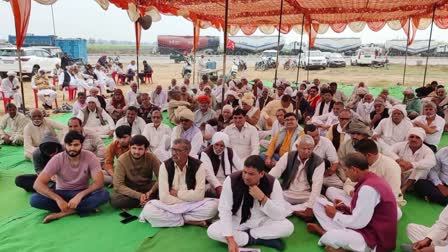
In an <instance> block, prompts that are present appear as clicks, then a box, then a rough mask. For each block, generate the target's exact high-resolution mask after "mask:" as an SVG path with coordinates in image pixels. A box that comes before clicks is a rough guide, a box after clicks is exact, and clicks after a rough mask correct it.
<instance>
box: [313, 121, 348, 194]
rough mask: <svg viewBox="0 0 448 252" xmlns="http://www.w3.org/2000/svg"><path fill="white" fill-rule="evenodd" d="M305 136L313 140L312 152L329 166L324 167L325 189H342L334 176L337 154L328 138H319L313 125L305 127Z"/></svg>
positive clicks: (317, 130)
mask: <svg viewBox="0 0 448 252" xmlns="http://www.w3.org/2000/svg"><path fill="white" fill-rule="evenodd" d="M305 134H307V135H309V136H311V137H312V138H313V140H314V143H315V146H314V150H313V152H314V153H315V154H317V155H319V156H320V157H321V158H323V159H324V160H327V161H328V164H329V165H330V167H325V173H324V181H323V184H324V185H325V186H326V187H337V188H342V185H343V184H344V183H343V182H342V180H341V179H340V178H339V177H338V175H337V174H336V171H337V169H338V166H339V159H338V154H337V152H336V149H335V148H334V146H333V144H332V143H331V141H330V140H329V139H328V138H325V137H322V136H320V134H319V129H318V128H317V127H316V126H315V125H313V124H307V125H305Z"/></svg>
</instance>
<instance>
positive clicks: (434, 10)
mask: <svg viewBox="0 0 448 252" xmlns="http://www.w3.org/2000/svg"><path fill="white" fill-rule="evenodd" d="M435 15H436V5H435V4H434V7H433V10H432V20H431V31H430V32H429V42H428V50H427V51H426V64H425V74H424V75H423V83H422V86H425V82H426V72H427V71H428V60H429V50H430V49H431V39H432V28H433V26H434V17H435Z"/></svg>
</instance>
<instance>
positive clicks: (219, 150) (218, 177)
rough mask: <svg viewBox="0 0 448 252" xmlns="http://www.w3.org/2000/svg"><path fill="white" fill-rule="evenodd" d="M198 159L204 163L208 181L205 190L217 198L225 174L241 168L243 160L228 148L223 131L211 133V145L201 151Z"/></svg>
mask: <svg viewBox="0 0 448 252" xmlns="http://www.w3.org/2000/svg"><path fill="white" fill-rule="evenodd" d="M200 160H201V161H202V162H203V163H204V165H205V171H206V174H207V176H206V180H207V182H208V183H209V188H207V192H210V193H211V194H212V195H215V196H217V198H219V196H220V195H221V191H222V183H223V182H224V180H225V179H226V178H227V176H229V175H230V174H231V173H232V172H235V171H240V170H242V169H243V162H242V161H241V159H240V158H239V157H238V155H236V153H235V152H234V151H233V150H232V149H231V148H229V136H228V135H227V134H226V133H223V132H216V133H215V134H214V135H213V138H212V143H211V145H210V146H208V147H207V148H205V149H204V150H203V151H202V152H201V157H200Z"/></svg>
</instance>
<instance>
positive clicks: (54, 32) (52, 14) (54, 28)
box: [50, 4, 56, 36]
mask: <svg viewBox="0 0 448 252" xmlns="http://www.w3.org/2000/svg"><path fill="white" fill-rule="evenodd" d="M50 6H51V19H52V20H53V35H55V36H56V25H55V24H54V12H53V4H52V5H50Z"/></svg>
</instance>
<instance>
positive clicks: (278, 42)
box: [273, 0, 283, 85]
mask: <svg viewBox="0 0 448 252" xmlns="http://www.w3.org/2000/svg"><path fill="white" fill-rule="evenodd" d="M282 19H283V0H281V1H280V21H279V24H278V37H277V59H276V60H275V76H274V83H273V85H275V82H277V72H278V56H279V54H280V34H281V30H282Z"/></svg>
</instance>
